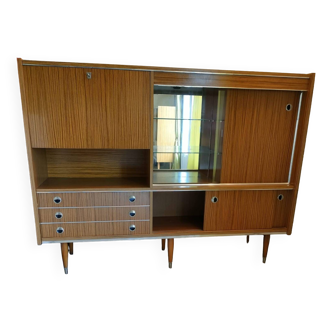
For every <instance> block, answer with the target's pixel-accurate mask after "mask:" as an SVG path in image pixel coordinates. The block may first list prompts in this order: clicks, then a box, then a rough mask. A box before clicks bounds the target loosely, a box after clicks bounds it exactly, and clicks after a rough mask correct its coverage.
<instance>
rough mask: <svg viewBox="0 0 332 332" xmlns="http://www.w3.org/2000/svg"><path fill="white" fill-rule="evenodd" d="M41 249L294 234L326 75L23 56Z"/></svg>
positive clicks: (69, 249) (23, 91) (26, 118)
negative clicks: (317, 94) (313, 112)
mask: <svg viewBox="0 0 332 332" xmlns="http://www.w3.org/2000/svg"><path fill="white" fill-rule="evenodd" d="M18 69H19V77H20V87H21V97H22V106H23V117H24V125H25V132H26V143H27V152H28V158H29V167H30V177H31V187H32V195H33V202H34V211H35V223H36V234H37V243H38V244H44V243H61V246H60V247H61V255H62V259H63V266H64V270H65V272H66V273H68V252H69V253H70V254H73V243H74V242H76V241H100V240H112V239H148V238H151V239H155V238H158V239H161V249H162V250H165V246H166V240H167V248H168V260H169V267H172V264H173V250H174V238H176V237H188V236H223V235H242V236H246V237H247V242H248V241H249V236H250V235H261V236H263V237H264V240H263V262H264V263H265V261H266V256H267V251H268V246H269V243H270V236H271V235H273V234H288V235H290V234H291V232H292V226H293V219H294V213H295V207H296V199H297V193H298V188H299V181H300V174H301V166H302V158H303V153H304V147H305V140H306V132H307V128H308V121H309V115H310V107H311V99H312V94H313V87H314V78H315V74H287V73H258V72H237V71H220V70H202V69H183V68H159V67H135V66H118V65H99V64H77V63H55V62H42V61H27V60H21V59H18Z"/></svg>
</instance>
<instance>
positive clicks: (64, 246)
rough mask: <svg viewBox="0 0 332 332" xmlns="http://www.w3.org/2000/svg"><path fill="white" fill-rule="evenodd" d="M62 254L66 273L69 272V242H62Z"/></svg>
mask: <svg viewBox="0 0 332 332" xmlns="http://www.w3.org/2000/svg"><path fill="white" fill-rule="evenodd" d="M61 255H62V262H63V268H64V270H65V274H68V243H61Z"/></svg>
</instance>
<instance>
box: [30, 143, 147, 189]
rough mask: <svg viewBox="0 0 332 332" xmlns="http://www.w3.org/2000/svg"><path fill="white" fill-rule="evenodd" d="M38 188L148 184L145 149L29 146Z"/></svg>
mask: <svg viewBox="0 0 332 332" xmlns="http://www.w3.org/2000/svg"><path fill="white" fill-rule="evenodd" d="M32 156H33V163H34V173H35V174H34V175H35V181H36V185H37V186H38V187H37V188H38V189H75V188H78V189H80V188H84V187H87V188H94V187H97V188H98V187H107V188H109V187H117V188H119V187H124V188H126V187H130V188H148V187H149V186H150V183H149V174H150V172H149V160H150V150H148V149H138V150H136V149H125V150H121V149H39V148H38V149H33V153H32Z"/></svg>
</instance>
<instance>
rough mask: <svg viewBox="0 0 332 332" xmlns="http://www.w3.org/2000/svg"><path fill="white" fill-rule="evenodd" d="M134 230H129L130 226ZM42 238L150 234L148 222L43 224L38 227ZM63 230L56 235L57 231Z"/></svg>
mask: <svg viewBox="0 0 332 332" xmlns="http://www.w3.org/2000/svg"><path fill="white" fill-rule="evenodd" d="M133 225H134V226H135V230H130V227H131V226H133ZM40 228H41V234H42V238H68V237H69V238H80V237H94V236H116V235H128V236H135V235H142V234H149V233H150V221H133V222H87V223H74V224H65V223H58V224H55V223H54V224H53V223H52V224H44V225H40ZM59 228H60V229H61V228H62V229H63V232H62V233H58V232H57V230H58V229H59Z"/></svg>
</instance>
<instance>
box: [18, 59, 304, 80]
mask: <svg viewBox="0 0 332 332" xmlns="http://www.w3.org/2000/svg"><path fill="white" fill-rule="evenodd" d="M23 64H24V65H25V66H28V65H33V66H53V67H54V66H60V67H75V68H108V69H122V70H123V69H131V70H144V71H166V72H167V71H171V72H195V73H214V74H219V75H225V74H227V75H248V76H268V77H269V76H275V77H299V78H309V76H310V74H295V73H294V74H293V73H271V72H256V71H236V70H217V69H200V68H177V67H152V66H132V65H118V64H99V63H97V64H96V63H77V62H59V61H35V60H23Z"/></svg>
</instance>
